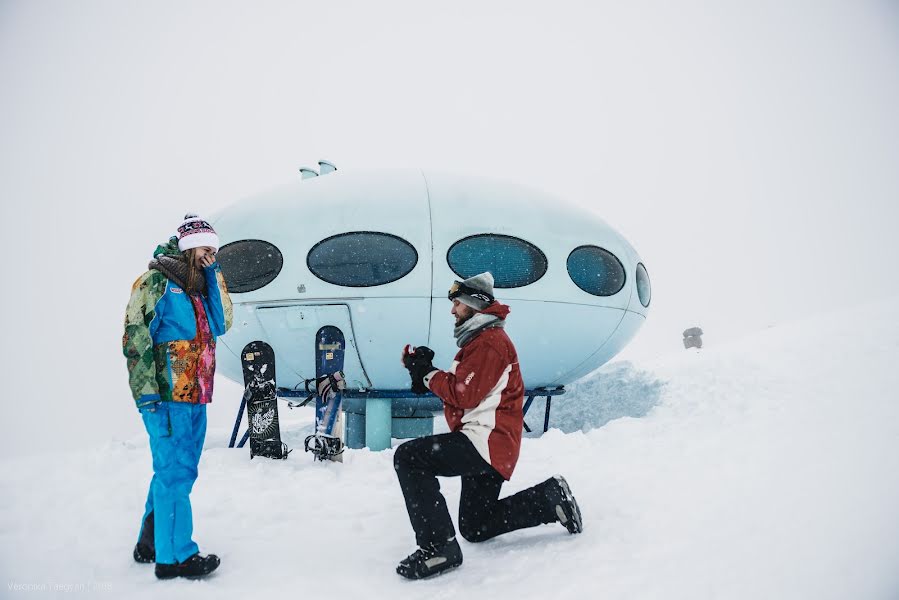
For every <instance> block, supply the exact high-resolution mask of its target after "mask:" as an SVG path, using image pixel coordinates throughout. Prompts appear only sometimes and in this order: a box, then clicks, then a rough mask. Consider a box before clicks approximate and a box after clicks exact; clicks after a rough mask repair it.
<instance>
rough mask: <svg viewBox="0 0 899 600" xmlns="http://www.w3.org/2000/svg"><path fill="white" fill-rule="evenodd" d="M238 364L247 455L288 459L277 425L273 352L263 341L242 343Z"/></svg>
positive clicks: (287, 451) (287, 452)
mask: <svg viewBox="0 0 899 600" xmlns="http://www.w3.org/2000/svg"><path fill="white" fill-rule="evenodd" d="M241 363H242V364H243V383H244V402H245V403H246V406H247V424H248V427H249V433H250V458H253V457H254V456H267V457H268V458H287V455H288V454H289V453H290V451H289V450H288V449H287V445H286V444H283V443H282V442H281V428H280V425H279V424H278V395H277V389H278V388H277V384H276V380H275V351H274V350H272V347H271V346H269V345H268V344H266V343H265V342H262V341H256V342H250V343H249V344H247V345H246V346H244V349H243V352H242V353H241Z"/></svg>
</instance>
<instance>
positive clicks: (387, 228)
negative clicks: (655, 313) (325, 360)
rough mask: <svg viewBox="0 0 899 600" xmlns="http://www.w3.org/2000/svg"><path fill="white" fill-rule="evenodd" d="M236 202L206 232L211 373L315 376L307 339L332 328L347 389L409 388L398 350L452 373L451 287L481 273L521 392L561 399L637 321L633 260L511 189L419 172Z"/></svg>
mask: <svg viewBox="0 0 899 600" xmlns="http://www.w3.org/2000/svg"><path fill="white" fill-rule="evenodd" d="M320 165H321V167H322V168H321V175H317V174H316V173H315V171H312V170H308V169H306V170H303V171H304V175H303V179H302V180H298V181H297V182H296V183H294V184H291V185H288V186H286V187H283V188H280V189H276V190H274V191H269V192H266V193H264V194H261V195H258V196H255V197H251V198H248V199H245V200H243V201H241V202H238V203H237V204H235V205H232V206H230V207H228V208H227V209H225V210H223V211H222V212H221V213H220V214H219V215H217V216H216V217H215V218H214V219H213V222H214V227H215V229H216V231H217V232H218V234H219V237H220V240H221V247H220V250H219V254H218V259H219V262H220V263H221V266H222V269H223V271H224V273H225V278H226V281H227V284H228V287H229V290H230V292H231V297H232V300H233V302H234V325H233V327H232V329H231V330H230V331H229V332H228V333H227V335H225V336H224V337H222V338H221V339H220V342H219V345H218V354H217V360H218V368H219V371H220V372H222V373H223V374H225V375H226V376H227V377H229V378H231V379H233V380H235V381H238V382H242V374H241V365H240V358H239V354H240V351H241V349H242V348H243V347H244V345H245V344H247V343H248V342H250V341H253V340H256V339H262V340H265V341H267V342H268V343H269V344H271V345H272V346H273V347H274V349H275V353H276V356H277V357H278V366H277V373H278V385H279V387H282V388H299V389H301V388H302V387H303V383H304V380H306V379H311V378H313V377H315V362H314V356H315V354H314V336H315V334H316V332H317V331H318V329H319V328H320V327H321V326H323V325H328V324H330V325H336V326H338V327H340V329H342V330H343V332H344V334H345V336H346V341H347V348H346V350H347V352H346V363H345V367H344V371H345V374H346V377H347V380H348V382H349V384H350V385H351V386H353V387H354V388H356V389H359V390H408V388H409V375H408V373H407V372H406V370H405V369H404V368H403V367H402V365H401V363H400V353H401V350H402V348H403V346H404V345H405V344H407V343H409V344H414V345H427V346H430V347H431V348H433V349H434V351H435V352H436V357H435V360H434V364H435V366H437V367H441V368H447V367H449V365H450V363H451V361H452V358H453V356H454V355H455V353H456V351H457V348H456V346H455V340H454V338H453V326H454V320H453V317H452V315H450V307H451V303H450V301H449V300H447V290H448V289H449V287H450V285H451V284H452V282H453V281H454V280H457V279H463V278H466V277H470V276H472V275H475V274H477V273H480V272H483V271H491V272H492V273H493V275H494V278H495V281H496V289H495V293H496V297H497V299H499V300H500V301H502V302H504V303H506V304H508V305H509V306H510V307H511V309H512V312H511V314H510V315H509V318H508V320H507V325H506V331H507V332H508V334H509V335H510V337H511V338H512V341H513V342H514V343H515V345H516V347H517V349H518V354H519V359H520V366H521V372H522V376H523V377H524V382H525V386H526V387H527V388H528V389H533V388H537V387H544V386H562V385H565V384H568V383H571V382H573V381H575V380H576V379H578V378H580V377H582V376H584V375H586V374H587V373H589V372H590V371H592V370H594V369H596V368H597V367H599V366H600V365H602V364H603V363H605V362H607V361H608V360H609V359H610V358H612V357H613V356H614V355H615V354H616V353H617V352H618V351H619V350H621V348H622V347H624V345H625V344H627V342H628V341H629V340H630V339H631V338H633V337H634V335H635V334H636V332H637V330H638V329H639V328H640V326H641V325H642V323H643V321H644V320H645V318H646V316H647V312H648V310H649V305H650V300H651V292H650V283H649V276H648V275H647V272H646V269H645V267H644V266H643V264H642V262H641V260H640V256H639V255H638V254H637V252H636V251H635V250H634V248H633V247H632V246H631V245H630V244H629V243H628V242H627V240H625V239H624V238H623V237H622V236H621V235H620V234H619V233H618V232H617V231H615V230H614V229H612V228H611V227H609V225H607V224H606V223H605V222H604V221H603V220H602V219H600V218H599V217H598V216H596V215H595V214H594V213H593V212H591V211H589V210H586V209H584V208H580V207H577V206H575V205H572V204H569V203H567V202H565V201H564V200H562V199H560V198H558V197H554V196H552V195H549V194H546V193H543V192H539V191H535V190H532V189H528V188H526V187H522V186H520V185H516V184H510V183H503V182H497V181H492V180H489V179H480V178H474V177H468V176H457V175H450V174H445V173H439V172H422V171H420V170H387V171H366V172H345V171H340V172H336V171H335V170H334V167H333V166H332V165H330V163H327V162H322V163H320Z"/></svg>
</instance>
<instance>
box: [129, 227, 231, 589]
mask: <svg viewBox="0 0 899 600" xmlns="http://www.w3.org/2000/svg"><path fill="white" fill-rule="evenodd" d="M218 245H219V240H218V235H216V233H215V231H214V230H213V229H212V226H211V225H209V223H207V222H206V221H204V220H203V219H200V218H199V217H197V216H196V215H192V214H189V215H186V216H185V218H184V222H183V223H181V226H180V227H179V228H178V236H177V237H172V238H171V239H170V240H169V241H168V243H167V244H165V245H163V246H159V247H157V248H156V251H155V252H154V253H153V260H152V261H150V265H149V269H150V270H149V271H147V272H146V273H144V274H143V275H141V277H140V278H139V279H138V280H137V281H136V282H135V283H134V286H132V288H131V300H130V301H129V302H128V310H127V314H126V315H125V335H124V337H123V338H122V346H123V350H124V353H125V356H126V357H127V358H128V376H129V382H130V385H131V394H132V395H133V396H134V400H135V402H136V403H137V408H138V410H140V413H141V416H142V417H143V421H144V426H145V427H146V428H147V433H148V434H149V435H150V451H151V453H152V455H153V479H152V480H151V481H150V492H149V494H148V495H147V504H146V510H145V511H144V518H143V521H142V522H141V528H140V534H139V536H138V542H137V545H136V546H135V547H134V560H136V561H137V562H141V563H150V562H154V561H155V562H156V577H158V578H160V579H170V578H172V577H202V576H204V575H208V574H209V573H211V572H212V571H214V570H215V569H216V568H217V567H218V566H219V562H220V561H219V558H218V557H217V556H215V555H214V554H210V555H208V556H201V555H200V553H199V547H198V546H197V544H196V543H195V542H194V541H193V540H192V539H191V534H192V532H193V518H192V515H191V508H190V491H191V488H192V487H193V484H194V481H196V479H197V465H198V464H199V462H200V453H201V452H202V451H203V440H204V439H205V437H206V405H207V404H209V403H210V402H212V379H213V375H214V374H215V339H216V337H217V336H220V335H223V334H224V333H225V332H226V331H228V328H229V327H231V317H232V313H231V299H230V298H229V297H228V289H227V287H226V286H225V280H224V278H223V277H222V272H221V269H220V268H219V265H218V263H216V262H215V254H216V252H217V251H218Z"/></svg>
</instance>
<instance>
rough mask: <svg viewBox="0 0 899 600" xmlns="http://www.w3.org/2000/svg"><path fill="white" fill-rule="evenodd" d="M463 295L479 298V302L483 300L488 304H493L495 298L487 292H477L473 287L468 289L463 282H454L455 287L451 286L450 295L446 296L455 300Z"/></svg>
mask: <svg viewBox="0 0 899 600" xmlns="http://www.w3.org/2000/svg"><path fill="white" fill-rule="evenodd" d="M462 295H465V296H471V297H472V298H477V299H478V300H483V301H484V302H486V303H487V304H490V303H491V302H493V296H491V295H490V294H488V293H487V292H482V291H481V290H476V289H474V288H472V287H468V286H467V285H465V284H464V283H462V282H461V281H454V282H453V285H451V286H450V289H449V293H448V294H447V295H446V297H447V298H449V299H450V300H455V299H456V298H458V297H459V296H462Z"/></svg>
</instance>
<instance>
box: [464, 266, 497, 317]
mask: <svg viewBox="0 0 899 600" xmlns="http://www.w3.org/2000/svg"><path fill="white" fill-rule="evenodd" d="M460 283H461V284H462V287H463V291H461V292H460V293H458V294H457V295H456V296H455V298H456V299H458V300H459V302H461V303H462V304H465V305H467V306H470V307H471V308H473V309H475V310H484V309H485V308H487V307H488V306H490V305H491V304H493V274H492V273H491V272H490V271H484V272H483V273H481V274H479V275H475V276H474V277H469V278H468V279H466V280H464V281H462V282H460ZM465 288H468V290H471V291H466V290H465Z"/></svg>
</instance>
